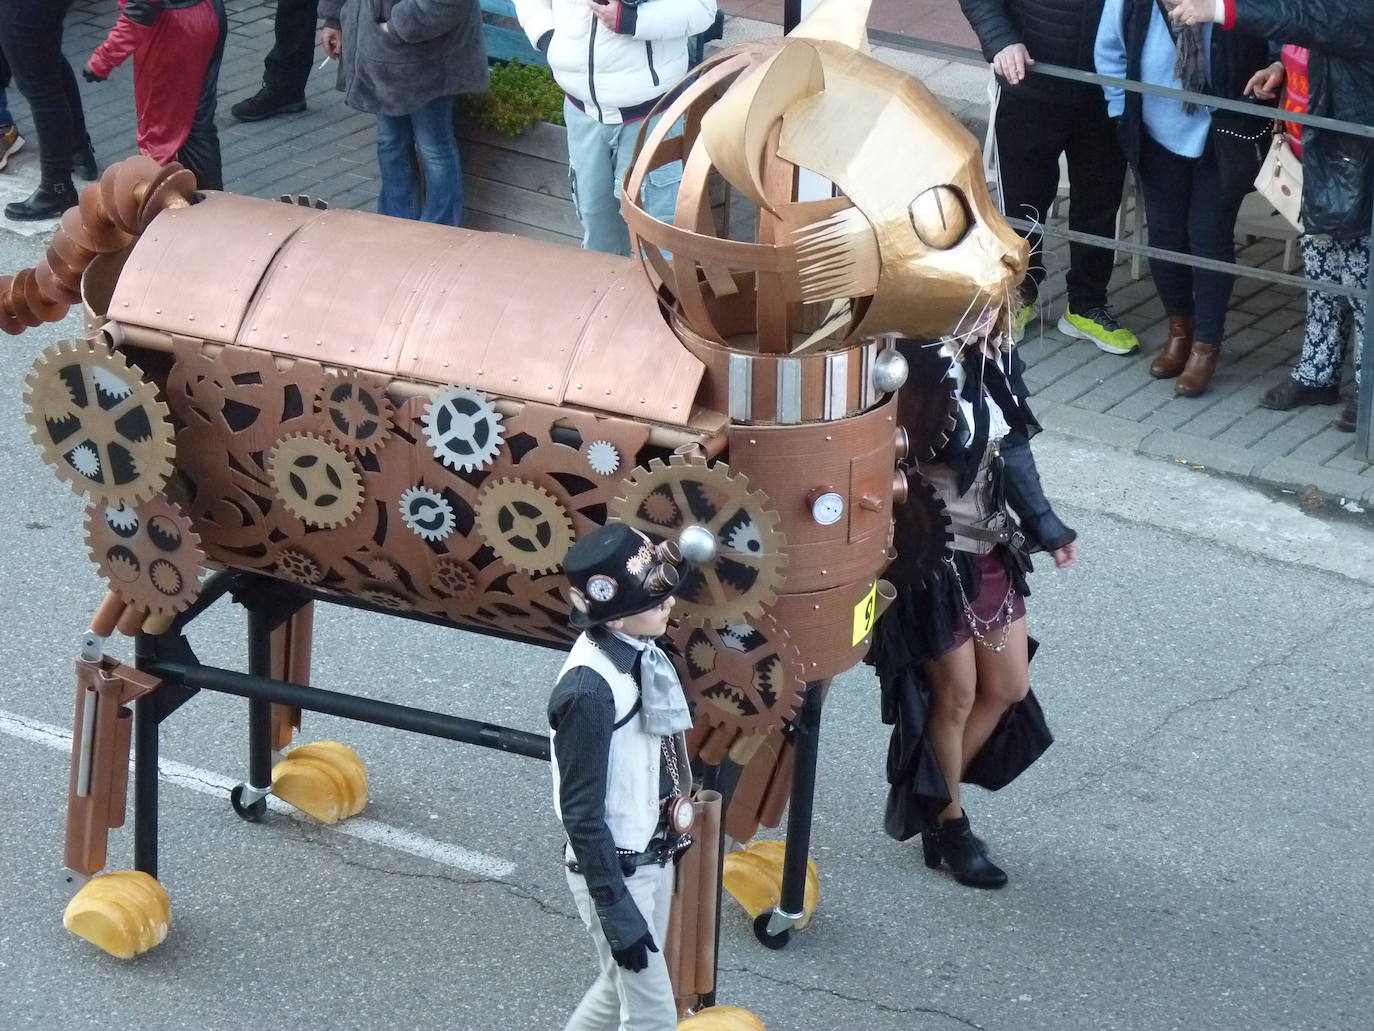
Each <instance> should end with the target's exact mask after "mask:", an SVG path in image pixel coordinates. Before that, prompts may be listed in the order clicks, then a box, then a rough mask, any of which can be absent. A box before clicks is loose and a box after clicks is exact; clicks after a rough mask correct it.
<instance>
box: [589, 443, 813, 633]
mask: <svg viewBox="0 0 1374 1031" xmlns="http://www.w3.org/2000/svg"><path fill="white" fill-rule="evenodd" d="M611 516H612V518H615V519H619V520H621V521H622V522H625V523H628V524H629V525H630V526H633V527H634V528H635V529H637V530H640V531H642V532H644V533H645V534H647V535H648V536H649V537H651V538H653V540H654V541H655V542H658V541H661V540H664V539H665V538H675V537H676V536H677V532H678V531H679V530H681V529H682V528H683V527H684V526H689V525H693V524H695V525H699V526H704V527H705V528H706V529H707V530H709V531H710V532H711V533H712V534H714V535H715V537H716V539H717V540H718V541H719V542H720V548H719V549H718V551H717V553H716V557H715V558H714V559H713V560H712V561H711V562H709V563H707V564H705V565H701V566H692V565H684V566H683V567H682V568H681V570H680V571H681V574H682V585H681V586H680V587H679V588H678V592H677V598H678V611H679V613H681V616H682V618H684V619H686V620H689V621H692V622H710V623H716V624H721V623H730V622H739V621H743V620H747V619H749V618H750V617H751V616H755V615H758V614H759V613H761V612H762V611H763V610H764V609H765V608H767V607H768V606H769V605H771V604H772V603H773V599H774V598H776V597H777V591H778V588H779V587H780V586H781V585H782V582H783V575H784V571H785V569H786V547H787V545H786V539H785V538H784V537H783V534H782V530H781V528H780V526H781V522H782V520H781V518H780V517H779V516H778V514H777V513H776V512H774V511H772V509H770V508H769V507H768V499H767V498H766V497H765V496H764V495H763V494H762V493H760V492H758V491H754V490H750V488H749V481H748V480H747V479H746V478H745V477H744V476H743V475H742V474H740V473H732V472H731V471H730V470H729V468H728V467H727V466H726V465H725V464H724V463H723V462H716V463H715V464H714V465H707V464H705V463H704V462H702V461H700V460H698V459H688V458H685V457H683V456H680V455H674V456H673V457H672V458H671V459H669V460H668V461H666V462H665V461H663V460H662V459H655V460H654V461H652V462H650V463H649V465H648V466H647V468H640V469H637V470H635V472H634V474H633V475H632V476H631V477H630V479H629V480H628V481H626V483H625V493H624V494H622V495H621V496H620V497H618V498H616V499H615V502H614V503H613V504H612V505H611Z"/></svg>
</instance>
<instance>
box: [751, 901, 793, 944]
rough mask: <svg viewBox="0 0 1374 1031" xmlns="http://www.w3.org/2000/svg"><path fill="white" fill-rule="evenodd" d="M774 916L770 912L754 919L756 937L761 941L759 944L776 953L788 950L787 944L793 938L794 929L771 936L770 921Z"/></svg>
mask: <svg viewBox="0 0 1374 1031" xmlns="http://www.w3.org/2000/svg"><path fill="white" fill-rule="evenodd" d="M772 915H773V914H772V912H771V911H770V912H767V913H760V914H759V915H758V916H756V917H754V937H755V938H757V939H758V940H759V944H761V945H762V946H763V947H764V948H765V949H773V950H774V951H777V950H778V949H785V948H787V942H788V941H789V940H790V939H791V937H792V928H790V927H789V928H788V929H787V930H785V931H779V932H778V933H777V934H769V933H768V920H769V918H770V917H772Z"/></svg>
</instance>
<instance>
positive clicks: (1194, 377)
mask: <svg viewBox="0 0 1374 1031" xmlns="http://www.w3.org/2000/svg"><path fill="white" fill-rule="evenodd" d="M1220 360H1221V345H1220V344H1204V343H1203V342H1202V341H1201V340H1197V341H1194V342H1193V351H1192V353H1191V354H1190V355H1188V364H1187V365H1185V366H1184V367H1183V372H1182V373H1181V374H1180V375H1179V377H1178V382H1177V383H1175V384H1174V393H1175V394H1177V395H1179V396H1180V397H1197V396H1198V395H1199V394H1203V393H1206V391H1207V388H1208V387H1209V386H1211V383H1212V376H1213V375H1215V374H1216V371H1217V362H1219V361H1220Z"/></svg>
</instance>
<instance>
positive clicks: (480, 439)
mask: <svg viewBox="0 0 1374 1031" xmlns="http://www.w3.org/2000/svg"><path fill="white" fill-rule="evenodd" d="M420 422H421V424H422V425H423V426H424V430H425V437H426V438H427V439H428V441H429V446H430V448H431V449H432V450H433V452H434V455H435V457H436V458H438V459H439V461H441V462H443V463H444V465H446V466H448V467H449V468H450V469H454V470H456V471H458V472H473V471H475V470H477V469H485V468H487V466H489V465H491V463H492V462H493V461H495V459H496V456H497V455H498V454H500V452H501V433H502V428H501V413H500V412H498V411H497V410H496V406H495V405H493V404H492V403H491V401H490V399H488V398H487V397H486V396H485V395H483V394H479V393H478V392H477V391H475V390H467V389H464V388H463V387H448V388H446V389H444V390H441V391H439V392H438V393H437V394H435V395H434V398H433V400H431V401H430V403H429V404H428V405H427V406H426V407H425V414H424V415H423V416H422V417H421V419H420Z"/></svg>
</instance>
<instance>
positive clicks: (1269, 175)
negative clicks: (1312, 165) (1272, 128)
mask: <svg viewBox="0 0 1374 1031" xmlns="http://www.w3.org/2000/svg"><path fill="white" fill-rule="evenodd" d="M1255 189H1256V190H1257V191H1258V192H1259V194H1260V195H1261V196H1262V197H1264V199H1265V200H1267V201H1268V202H1269V203H1270V204H1272V205H1274V209H1275V210H1276V211H1277V212H1278V213H1279V214H1280V215H1282V216H1283V217H1284V219H1286V220H1287V221H1288V223H1289V224H1290V225H1292V226H1293V228H1294V229H1296V230H1297V231H1298V232H1302V162H1301V161H1299V160H1298V156H1297V155H1296V154H1294V153H1293V148H1292V147H1291V146H1290V145H1289V143H1288V134H1287V133H1285V132H1284V131H1283V130H1282V129H1279V130H1278V131H1276V132H1275V133H1274V139H1273V140H1272V141H1271V142H1270V144H1269V153H1268V154H1266V155H1265V156H1264V161H1263V163H1262V164H1261V165H1260V170H1259V175H1257V176H1255Z"/></svg>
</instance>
